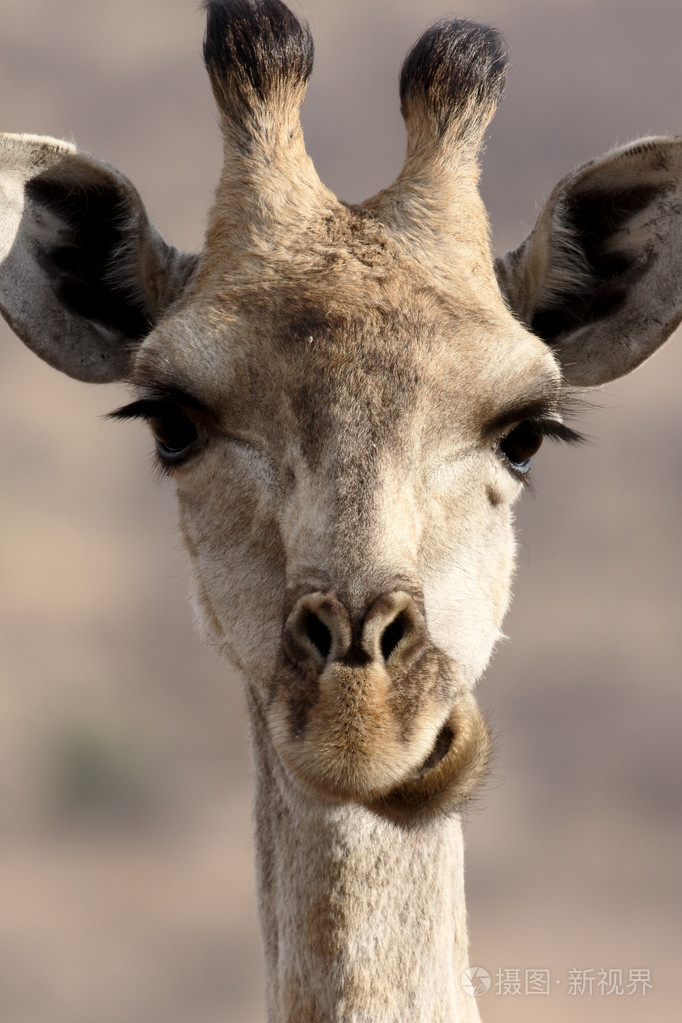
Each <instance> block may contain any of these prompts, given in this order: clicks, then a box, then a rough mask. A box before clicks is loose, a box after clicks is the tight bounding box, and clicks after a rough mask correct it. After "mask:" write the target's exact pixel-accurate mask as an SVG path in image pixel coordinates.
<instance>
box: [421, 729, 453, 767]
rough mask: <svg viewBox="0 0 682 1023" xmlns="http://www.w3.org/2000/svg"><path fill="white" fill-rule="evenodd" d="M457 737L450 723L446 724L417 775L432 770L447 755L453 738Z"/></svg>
mask: <svg viewBox="0 0 682 1023" xmlns="http://www.w3.org/2000/svg"><path fill="white" fill-rule="evenodd" d="M454 737H455V733H454V732H453V730H452V728H451V727H450V725H449V724H447V723H446V724H444V725H443V727H442V728H441V730H440V732H439V733H438V735H437V736H436V741H435V743H434V745H433V749H432V750H431V752H430V753H429V755H428V757H427V758H426V760H425V761H424V763H423V764H422V765H421V767H420V768H419V769H418V770H417V772H416V774H417V776H418V777H419V776H421V775H422V774H424V773H425V772H426V771H430V770H431V769H432V768H433V767H435V766H436V764H439V763H440V762H441V760H442V759H443V757H445V756H447V754H448V752H449V750H450V747H451V746H452V740H453V739H454Z"/></svg>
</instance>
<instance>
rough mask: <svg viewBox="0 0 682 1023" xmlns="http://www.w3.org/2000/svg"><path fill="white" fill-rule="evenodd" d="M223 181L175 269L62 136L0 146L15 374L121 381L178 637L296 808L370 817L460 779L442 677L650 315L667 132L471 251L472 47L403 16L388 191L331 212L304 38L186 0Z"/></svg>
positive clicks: (477, 660) (493, 69) (287, 21)
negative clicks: (523, 226) (185, 585)
mask: <svg viewBox="0 0 682 1023" xmlns="http://www.w3.org/2000/svg"><path fill="white" fill-rule="evenodd" d="M207 8H208V27H207V33H206V41H205V48H204V53H205V60H206V65H207V68H208V72H209V75H210V79H211V83H212V86H213V91H214V94H215V97H216V100H217V103H218V108H219V113H220V119H221V127H222V134H223V140H224V168H223V172H222V176H221V180H220V183H219V186H218V189H217V193H216V198H215V201H214V204H213V207H212V210H211V213H210V216H209V226H208V231H207V235H206V241H205V246H204V248H203V251H202V252H201V253H200V255H199V256H187V255H182V254H180V253H178V252H177V251H176V250H175V249H172V248H170V247H169V246H167V245H166V244H165V243H164V242H163V240H162V239H161V238H160V237H159V235H158V234H157V233H156V231H155V230H154V228H153V227H152V226H151V225H150V223H149V221H148V219H147V215H146V213H145V210H144V207H143V205H142V202H141V200H140V198H139V196H138V194H137V192H136V191H135V190H134V188H133V187H132V185H131V184H130V183H129V182H128V181H127V179H125V178H124V177H123V176H122V175H121V174H119V173H118V172H117V171H115V170H113V169H112V168H110V167H108V166H107V165H106V164H103V163H101V162H100V161H98V160H96V159H94V158H93V157H90V156H87V155H85V154H82V153H80V152H78V151H77V150H76V149H75V148H74V147H73V146H71V145H69V144H67V143H62V142H57V141H55V140H52V139H44V138H37V137H33V136H16V135H5V136H0V258H2V265H1V267H0V305H1V306H2V309H3V312H4V315H5V316H6V318H7V319H8V321H9V322H10V324H11V325H12V327H13V328H14V329H15V331H16V332H17V334H19V336H20V337H21V338H22V339H23V340H24V341H25V342H26V343H27V344H28V345H29V346H30V347H31V348H33V349H34V350H35V351H36V352H37V353H38V354H39V355H40V356H41V357H42V358H44V359H46V360H47V361H49V362H50V363H52V364H53V365H55V366H56V367H57V368H59V369H61V370H62V371H64V372H66V373H69V374H70V375H72V376H75V377H78V378H80V379H84V380H90V381H107V380H116V379H125V380H127V381H129V382H130V384H131V386H132V388H133V390H134V395H133V401H132V403H131V404H130V405H128V406H126V407H125V408H124V409H121V410H119V411H118V412H117V413H116V416H118V418H124V419H125V418H131V417H139V418H143V419H145V420H147V421H148V422H149V425H150V427H151V431H152V434H153V436H154V439H155V444H156V451H157V455H158V459H159V463H160V465H161V466H162V468H163V469H164V470H165V471H166V472H167V473H168V475H169V476H170V477H171V479H172V483H173V485H174V487H175V489H176V492H177V496H178V502H179V519H180V529H181V533H182V537H183V540H184V543H185V546H186V549H187V551H188V554H189V558H190V561H191V566H192V576H193V580H194V593H195V605H196V608H197V613H198V618H199V621H200V625H201V628H202V630H203V632H204V634H205V635H206V636H207V638H209V639H210V641H211V642H212V643H213V644H215V645H217V646H219V647H220V648H222V650H223V651H224V652H225V653H226V655H227V656H228V657H229V658H230V659H232V660H233V661H234V662H235V663H236V664H237V665H238V666H239V667H240V669H241V671H242V673H243V675H244V678H245V679H246V684H247V688H248V694H249V703H250V707H251V710H252V714H253V717H254V721H256V722H257V727H259V728H260V729H261V730H262V731H264V733H265V736H266V739H267V741H268V742H269V743H270V744H271V747H272V749H273V751H274V754H275V755H276V757H277V758H278V759H279V761H280V763H281V765H282V767H283V769H284V772H285V776H286V777H287V778H288V779H289V780H290V781H291V782H292V783H293V784H294V785H295V786H297V787H299V788H301V789H302V790H304V791H306V792H308V793H309V794H310V795H311V796H312V798H317V799H321V800H323V801H331V802H339V801H353V802H356V803H360V804H363V805H365V806H367V807H370V808H371V809H373V810H375V811H376V812H378V813H382V814H385V815H386V816H388V817H390V818H392V819H394V820H398V821H401V822H405V823H407V822H410V821H413V820H421V819H423V818H424V816H425V815H428V814H433V813H438V812H446V811H448V810H451V809H456V808H457V807H459V806H461V804H462V803H463V801H464V800H465V799H466V798H467V796H468V795H469V794H470V792H471V791H472V789H473V787H474V785H475V784H476V782H477V781H478V780H479V779H480V777H481V776H482V775H483V774H484V772H485V769H486V764H487V761H488V756H489V739H488V734H487V730H486V727H485V723H484V721H483V719H482V717H481V714H480V712H479V710H478V708H477V705H476V701H475V698H474V695H473V688H474V685H475V683H476V681H477V680H478V678H479V677H480V675H481V673H482V672H483V670H484V669H485V666H486V664H487V662H488V659H489V657H490V654H491V652H492V649H493V646H494V644H495V641H496V640H497V638H498V637H499V635H500V628H501V623H502V620H503V617H504V614H505V611H506V608H507V605H508V601H509V595H510V585H511V576H512V568H513V556H514V541H513V533H512V511H511V509H512V505H513V503H514V501H515V500H516V498H517V497H518V495H519V493H520V492H521V490H522V489H523V486H524V482H526V481H527V479H528V472H529V469H530V463H531V461H532V458H533V456H534V455H535V453H536V451H537V450H538V448H539V447H540V445H541V443H542V440H543V438H544V437H546V436H550V437H553V438H558V439H564V440H568V441H570V440H574V439H576V437H577V435H576V434H574V433H573V432H572V431H571V430H570V429H569V428H568V427H567V426H566V425H565V423H564V422H563V410H564V408H565V405H566V399H567V395H568V394H569V393H570V389H571V388H572V387H574V386H575V385H593V384H598V383H601V382H603V381H606V380H609V379H612V378H614V377H615V376H618V375H620V374H622V373H625V372H628V371H629V370H630V369H632V368H634V367H635V366H636V365H637V364H638V363H639V362H641V361H642V360H643V359H645V358H646V357H647V356H648V355H650V354H651V353H652V352H653V351H654V350H655V349H656V348H657V347H658V346H659V345H660V344H661V343H662V342H663V341H664V340H665V339H666V337H667V336H668V335H669V334H670V333H671V332H672V330H673V329H674V328H675V326H676V325H677V322H678V321H679V319H680V315H681V310H680V287H679V280H680V279H682V275H681V274H680V270H681V269H682V266H681V265H680V264H681V263H682V245H681V242H680V220H679V207H680V194H681V188H680V177H681V169H682V154H681V149H682V147H681V146H680V143H679V141H675V140H662V139H654V140H648V141H645V142H643V143H640V144H637V145H633V146H630V147H625V148H624V149H622V150H619V151H616V152H614V153H612V154H610V155H609V156H608V157H606V158H603V159H602V160H599V161H595V162H594V163H591V164H589V165H586V166H585V167H583V168H580V169H579V170H578V171H576V172H574V173H573V174H571V175H569V176H568V177H567V178H565V179H564V180H563V181H562V182H560V184H559V185H558V186H557V188H556V189H555V191H554V193H553V194H552V196H551V197H550V199H549V200H548V202H547V204H546V206H545V208H544V210H543V211H542V213H541V215H540V218H539V221H538V224H537V226H536V228H535V230H534V231H533V232H532V234H531V235H530V236H529V237H528V238H527V239H526V241H525V242H524V243H523V244H522V245H521V246H520V247H519V248H518V249H517V250H516V251H515V252H512V253H510V254H508V255H507V256H506V257H505V258H504V259H502V260H499V261H498V262H497V264H495V262H494V261H493V258H492V256H491V252H490V248H489V242H488V226H487V220H486V216H485V212H484V209H483V207H482V203H481V200H480V197H479V194H478V187H477V183H478V155H479V149H480V145H481V140H482V137H483V133H484V131H485V128H486V126H487V124H488V122H489V120H490V118H491V117H492V114H493V113H494V110H495V106H496V103H497V101H498V99H499V96H500V93H501V90H502V87H503V83H504V75H505V59H504V48H503V46H502V43H501V39H500V37H499V36H498V34H497V33H496V32H494V31H493V30H491V29H488V28H485V27H483V26H480V25H476V24H474V23H472V22H467V21H447V22H442V23H438V24H437V25H435V26H434V27H433V28H431V29H430V30H429V31H428V32H427V33H426V34H425V35H424V36H423V37H422V38H421V39H420V40H419V42H418V43H417V44H416V45H415V47H414V48H413V49H412V51H411V53H410V54H409V55H408V57H407V59H406V61H405V63H404V66H403V70H402V75H401V83H400V93H401V104H402V112H403V116H404V119H405V123H406V128H407V155H406V159H405V163H404V166H403V169H402V171H401V173H400V175H399V176H398V179H397V180H396V182H395V183H394V184H393V185H392V186H391V187H389V188H387V189H386V190H385V191H383V192H381V193H379V195H377V196H374V197H373V198H372V199H369V200H368V201H367V202H365V203H363V204H361V205H358V206H348V205H346V204H344V203H342V202H340V201H339V200H338V199H337V198H336V197H335V196H334V195H332V194H331V193H330V192H329V191H328V190H327V189H326V188H325V187H324V185H323V184H322V183H321V182H320V180H319V179H318V177H317V175H316V173H315V170H314V168H313V165H312V163H311V161H310V159H309V158H308V156H307V154H306V152H305V148H304V145H303V137H302V132H301V127H300V121H299V108H300V104H301V102H302V99H303V96H304V93H305V88H306V83H307V80H308V77H309V75H310V72H311V69H312V62H313V48H312V41H311V39H310V35H309V33H308V31H307V29H306V28H304V27H303V26H302V25H301V24H300V23H299V22H298V21H297V19H296V18H295V17H294V16H293V14H292V13H291V12H290V11H289V10H288V9H287V8H286V7H285V6H284V5H283V4H282V3H281V2H280V0H229V2H228V0H211V2H209V3H208V4H207Z"/></svg>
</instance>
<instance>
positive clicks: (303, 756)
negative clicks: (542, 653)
mask: <svg viewBox="0 0 682 1023" xmlns="http://www.w3.org/2000/svg"><path fill="white" fill-rule="evenodd" d="M438 661H439V663H440V665H441V667H442V661H441V658H440V657H439V658H438ZM435 668H436V665H435V663H434V664H433V665H432V669H434V670H435ZM434 677H435V676H434ZM432 682H433V679H432ZM391 690H392V686H391V680H390V679H389V677H388V675H387V673H386V672H385V671H384V670H383V669H382V668H381V667H380V666H378V665H376V664H373V665H368V666H364V667H363V668H349V667H348V666H347V665H341V664H333V665H330V666H329V668H328V669H327V670H326V671H325V672H324V673H323V674H322V676H321V678H320V683H319V687H318V688H316V692H315V696H314V699H312V700H311V703H310V704H309V705H308V706H307V707H306V712H305V715H303V714H301V715H300V721H303V720H304V719H305V723H304V724H301V725H300V728H299V727H298V725H299V718H298V717H297V718H296V723H297V728H296V729H292V727H291V724H292V717H291V714H290V709H289V708H288V705H287V702H286V700H282V701H281V700H279V699H277V698H275V699H274V700H273V702H272V703H271V704H270V707H269V711H268V719H269V726H270V734H271V737H272V739H273V743H274V746H275V749H276V750H277V752H278V754H279V756H280V758H281V759H282V761H283V763H284V765H285V766H286V767H287V769H288V771H289V772H290V773H291V774H292V775H293V777H294V778H295V779H296V780H298V782H299V783H302V784H303V787H304V788H305V789H306V790H308V791H309V792H311V793H313V792H314V793H316V794H317V795H320V796H322V797H325V798H327V799H329V800H331V801H332V802H335V803H339V802H341V803H343V802H354V803H358V804H360V805H363V806H365V807H367V808H368V809H370V810H372V811H373V812H375V813H377V814H380V815H381V816H383V817H385V818H388V819H390V820H392V821H393V822H394V823H398V824H405V825H409V824H411V823H417V822H419V821H423V820H425V819H426V818H428V817H430V816H433V815H436V814H441V815H442V814H447V813H455V812H457V811H459V810H461V809H462V807H463V806H464V804H465V803H466V801H467V799H468V798H469V796H470V795H471V793H472V792H473V790H474V788H475V787H476V785H477V784H478V783H479V782H480V781H481V779H482V778H483V777H484V775H485V773H486V771H487V766H488V762H489V757H490V738H489V734H488V729H487V727H486V724H485V721H484V719H483V716H482V715H481V712H480V710H479V708H478V705H477V703H476V700H475V698H474V696H473V695H472V694H471V693H470V692H469V691H468V690H459V691H455V692H454V693H452V692H451V693H450V699H449V700H448V703H449V704H450V710H449V711H446V712H445V720H443V716H442V715H443V710H442V709H440V711H439V712H438V711H437V710H436V705H433V706H431V707H429V705H428V704H426V705H425V706H421V707H419V706H416V707H415V708H414V709H413V713H412V719H411V721H410V729H409V731H407V732H406V731H405V720H406V719H405V715H404V709H405V708H404V707H402V708H401V711H402V716H401V715H400V714H398V713H396V711H395V707H394V702H395V703H401V701H400V699H399V696H396V697H395V701H394V694H393V693H392V692H391ZM285 691H286V692H290V687H289V686H286V687H285ZM440 707H441V708H442V704H440ZM434 713H438V717H439V718H440V724H439V725H437V726H436V728H437V731H436V734H435V738H434V732H433V714H434Z"/></svg>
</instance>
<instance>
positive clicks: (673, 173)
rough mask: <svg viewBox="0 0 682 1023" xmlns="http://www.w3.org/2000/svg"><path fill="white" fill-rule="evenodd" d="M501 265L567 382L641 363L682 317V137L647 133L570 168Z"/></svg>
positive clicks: (507, 291)
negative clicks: (555, 358)
mask: <svg viewBox="0 0 682 1023" xmlns="http://www.w3.org/2000/svg"><path fill="white" fill-rule="evenodd" d="M496 270H497V276H498V282H499V285H500V288H501V290H502V292H503V294H504V296H505V298H506V299H507V302H508V304H509V306H510V307H511V309H512V311H513V312H515V313H516V315H517V316H518V317H519V318H520V319H521V320H522V321H523V322H524V323H525V324H526V325H527V326H528V327H529V328H530V329H531V330H532V331H534V333H536V334H538V335H539V336H540V337H541V338H542V339H543V340H544V341H546V342H547V344H548V345H550V346H551V347H552V348H553V350H554V352H555V354H556V356H557V358H558V359H559V362H560V363H561V365H562V367H563V370H564V375H565V377H566V379H567V380H568V382H569V383H572V384H576V385H580V386H592V385H595V384H602V383H606V382H607V381H609V380H614V379H615V378H616V377H619V376H623V375H624V374H625V373H629V372H630V370H633V369H635V367H636V366H638V365H639V364H640V363H641V362H644V360H645V359H648V358H649V356H650V355H653V353H654V352H655V351H656V349H657V348H659V347H660V345H662V344H663V342H664V341H665V340H667V338H668V337H670V335H671V334H672V332H673V331H674V330H675V328H676V327H677V325H678V324H679V322H680V320H681V319H682V137H675V138H651V139H644V140H642V141H640V142H636V143H633V144H631V145H629V146H625V147H623V148H622V149H617V150H615V151H613V152H612V153H609V154H608V155H607V156H604V157H602V158H601V159H599V160H595V161H593V162H592V163H588V164H585V165H584V166H583V167H581V168H579V169H578V170H577V171H575V173H573V174H569V175H568V176H567V177H565V178H564V179H563V180H562V181H560V182H559V184H558V185H557V187H556V188H555V189H554V192H553V193H552V195H551V196H550V198H549V199H548V201H547V203H546V204H545V207H544V209H543V210H542V212H541V214H540V217H539V218H538V222H537V224H536V226H535V228H534V229H533V231H532V232H531V234H530V235H528V237H527V238H526V239H525V241H523V242H522V243H521V245H520V246H519V247H518V248H517V249H515V250H513V251H511V252H508V253H507V254H506V255H505V256H503V257H502V258H501V259H499V260H498V261H497V263H496Z"/></svg>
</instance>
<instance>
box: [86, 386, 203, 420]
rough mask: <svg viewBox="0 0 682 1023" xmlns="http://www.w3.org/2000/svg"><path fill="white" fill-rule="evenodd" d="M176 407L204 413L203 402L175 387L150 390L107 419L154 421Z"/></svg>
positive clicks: (115, 410)
mask: <svg viewBox="0 0 682 1023" xmlns="http://www.w3.org/2000/svg"><path fill="white" fill-rule="evenodd" d="M178 407H180V408H186V409H191V410H192V411H194V412H205V411H206V409H205V406H204V404H203V402H201V401H199V399H198V398H195V397H194V396H193V395H191V394H188V393H187V392H186V391H182V390H180V389H179V388H176V387H158V388H153V389H152V390H150V391H149V392H148V393H147V394H146V395H144V396H143V397H142V398H139V399H138V400H137V401H134V402H132V403H131V404H130V405H124V406H123V407H122V408H118V409H114V411H113V412H110V413H109V415H108V416H107V417H106V418H107V419H117V420H126V419H156V418H159V417H161V416H163V415H164V414H168V413H169V412H173V411H174V410H176V409H177V408H178Z"/></svg>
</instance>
